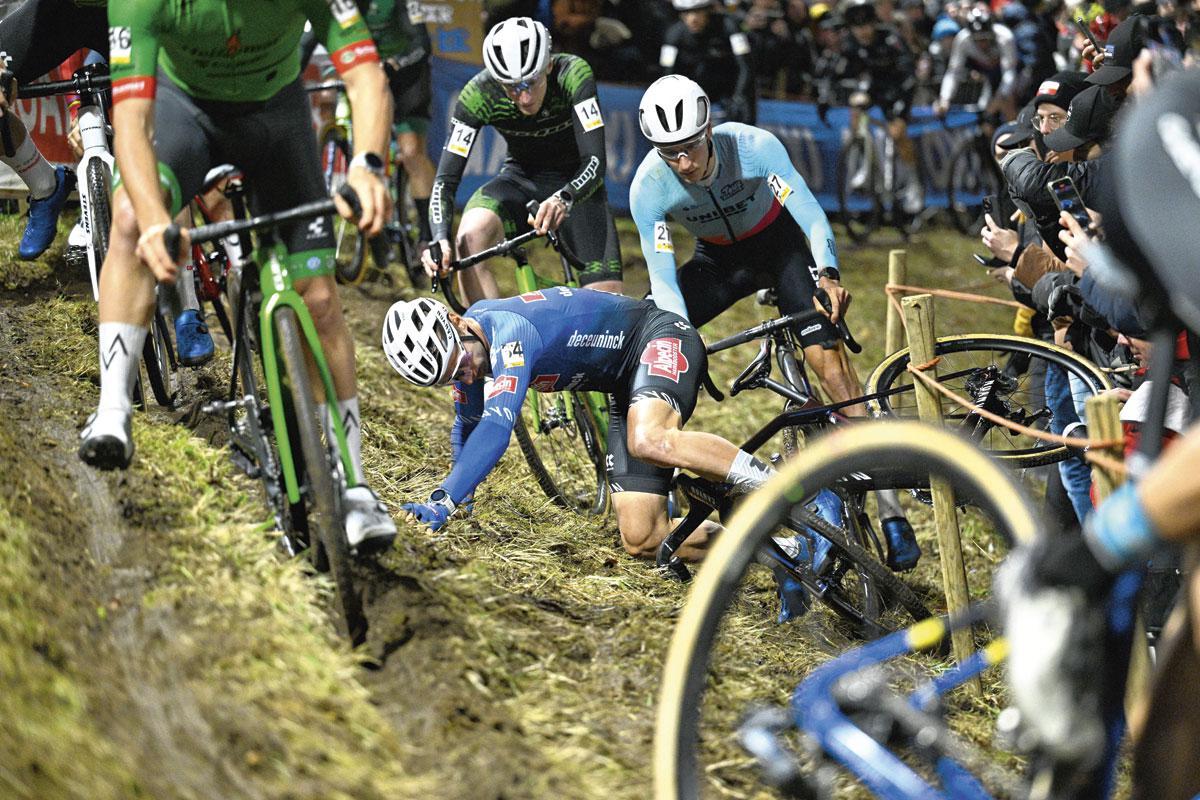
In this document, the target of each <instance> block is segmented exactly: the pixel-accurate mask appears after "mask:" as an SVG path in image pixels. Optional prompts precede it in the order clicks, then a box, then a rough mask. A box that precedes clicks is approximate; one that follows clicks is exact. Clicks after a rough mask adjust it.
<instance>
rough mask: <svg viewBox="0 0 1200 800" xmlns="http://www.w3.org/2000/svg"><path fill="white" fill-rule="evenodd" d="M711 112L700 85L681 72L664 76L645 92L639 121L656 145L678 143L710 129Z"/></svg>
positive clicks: (645, 134)
mask: <svg viewBox="0 0 1200 800" xmlns="http://www.w3.org/2000/svg"><path fill="white" fill-rule="evenodd" d="M710 111H711V109H710V106H709V102H708V95H707V94H705V93H704V90H703V89H701V88H700V84H698V83H696V82H695V81H694V80H692V79H691V78H685V77H684V76H682V75H664V76H663V77H661V78H659V79H658V80H656V81H655V82H654V83H652V84H650V88H649V89H647V90H646V93H645V94H644V95H642V102H641V103H639V104H638V124H639V125H641V127H642V135H643V136H645V137H646V138H647V139H649V140H650V143H651V144H653V145H655V146H663V145H672V144H679V143H680V142H686V141H690V140H691V139H695V138H696V137H697V136H699V135H700V134H702V133H704V131H706V130H707V129H708V120H709V117H710Z"/></svg>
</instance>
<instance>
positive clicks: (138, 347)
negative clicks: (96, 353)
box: [99, 322, 147, 414]
mask: <svg viewBox="0 0 1200 800" xmlns="http://www.w3.org/2000/svg"><path fill="white" fill-rule="evenodd" d="M146 330H147V329H146V328H144V327H142V326H141V325H130V324H129V323H128V322H101V323H100V405H99V408H100V410H104V409H116V410H119V411H123V412H124V413H126V414H128V413H130V412H131V411H133V400H132V397H131V395H132V394H133V381H134V379H135V378H136V377H137V371H138V365H139V364H140V360H139V359H141V357H142V345H143V344H145V342H146Z"/></svg>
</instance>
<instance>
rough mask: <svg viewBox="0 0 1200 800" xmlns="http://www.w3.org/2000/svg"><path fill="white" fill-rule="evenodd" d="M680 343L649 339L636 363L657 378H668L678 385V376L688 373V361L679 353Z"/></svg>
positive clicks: (666, 339) (670, 339)
mask: <svg viewBox="0 0 1200 800" xmlns="http://www.w3.org/2000/svg"><path fill="white" fill-rule="evenodd" d="M680 345H681V342H680V340H679V339H675V338H664V339H651V340H650V342H649V343H648V344H647V345H646V349H645V350H643V351H642V357H641V358H640V359H639V361H638V363H641V364H645V365H646V371H647V372H648V373H649V374H651V375H653V376H655V377H658V378H670V379H671V380H673V381H675V382H676V383H679V376H680V375H682V374H684V373H685V372H687V371H688V360H687V356H685V355H684V354H683V353H682V352H681V351H680Z"/></svg>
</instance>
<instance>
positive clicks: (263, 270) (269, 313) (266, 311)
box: [258, 244, 358, 503]
mask: <svg viewBox="0 0 1200 800" xmlns="http://www.w3.org/2000/svg"><path fill="white" fill-rule="evenodd" d="M280 247H282V245H278V244H276V245H273V246H272V247H271V250H270V253H269V254H268V257H267V258H266V260H265V261H264V263H263V264H262V266H261V267H260V269H259V285H260V287H262V290H263V299H262V305H261V306H260V307H259V312H258V318H259V335H260V336H261V338H260V339H259V342H260V347H261V355H262V364H263V377H264V378H265V380H266V383H267V400H268V402H269V403H270V404H271V407H272V408H283V407H284V405H283V380H282V376H281V375H280V373H279V353H278V350H277V347H276V343H275V312H276V311H278V310H279V309H280V308H284V307H287V308H290V309H292V310H293V311H294V312H295V313H296V318H297V319H298V320H299V321H300V332H301V334H302V335H303V336H304V341H305V343H306V344H307V345H308V350H309V352H310V353H311V354H312V358H313V361H314V362H315V363H316V365H317V372H318V373H319V374H320V377H321V386H322V388H324V390H325V402H326V403H328V404H329V407H330V408H336V407H337V402H338V397H337V391H336V390H335V389H334V386H333V373H332V372H330V370H329V364H328V362H327V361H326V360H325V351H324V350H323V349H322V348H321V340H320V338H319V337H318V336H317V327H316V325H315V324H314V323H313V321H312V316H311V315H310V314H309V313H308V307H307V306H305V304H304V298H302V297H301V296H300V293H299V292H297V291H296V289H295V287H294V286H293V285H292V276H291V274H290V273H289V272H288V270H287V267H286V265H285V264H284V262H283V259H281V258H280V257H279V248H280ZM330 418H331V419H332V420H333V431H334V437H335V438H336V440H337V446H338V454H339V456H340V457H341V461H342V479H343V480H344V481H345V482H346V486H348V487H351V488H353V487H354V486H357V485H358V484H357V482H356V481H355V480H354V478H353V477H352V476H353V475H354V465H353V464H352V462H351V460H350V448H349V447H348V446H347V445H346V431H345V428H344V427H343V426H342V421H341V419H340V418H339V415H338V414H331V415H330ZM271 422H272V424H273V426H274V428H275V440H276V442H277V443H278V450H279V466H280V469H281V471H282V472H283V481H284V486H285V488H286V490H287V496H288V501H289V502H292V503H298V502H300V481H299V480H298V478H297V476H296V464H295V461H294V460H293V457H292V443H291V439H290V437H289V436H288V429H287V419H286V418H285V416H284V415H283V414H272V415H271Z"/></svg>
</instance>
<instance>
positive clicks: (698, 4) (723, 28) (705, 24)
mask: <svg viewBox="0 0 1200 800" xmlns="http://www.w3.org/2000/svg"><path fill="white" fill-rule="evenodd" d="M672 5H673V6H674V7H675V10H676V11H678V12H679V21H678V22H676V23H675V24H674V25H672V26H671V27H670V28H668V29H667V36H666V39H664V40H663V45H662V50H661V51H660V52H659V57H658V65H659V66H660V67H661V68H662V74H663V75H668V74H670V73H678V74H680V75H686V76H688V77H689V78H691V79H692V80H694V81H695V82H696V83H698V84H700V86H701V88H703V89H704V91H705V93H706V94H707V95H708V96H709V98H710V99H711V100H712V102H713V103H714V105H718V106H720V107H721V111H723V112H724V120H722V121H725V120H729V121H733V122H745V123H749V124H753V123H754V121H755V119H756V118H757V109H756V107H755V89H754V65H753V63H752V61H751V59H750V40H749V38H747V36H746V34H745V33H744V32H742V29H741V27H740V26H739V25H738V23H737V22H736V21H735V20H734V19H733V18H732V17H731V16H729V15H727V14H722V13H720V12H717V11H716V10H715V9H714V3H713V0H672Z"/></svg>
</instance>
